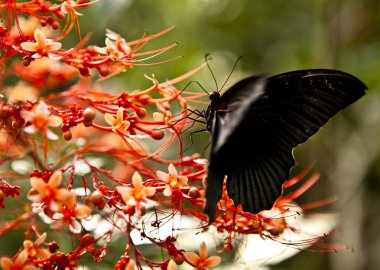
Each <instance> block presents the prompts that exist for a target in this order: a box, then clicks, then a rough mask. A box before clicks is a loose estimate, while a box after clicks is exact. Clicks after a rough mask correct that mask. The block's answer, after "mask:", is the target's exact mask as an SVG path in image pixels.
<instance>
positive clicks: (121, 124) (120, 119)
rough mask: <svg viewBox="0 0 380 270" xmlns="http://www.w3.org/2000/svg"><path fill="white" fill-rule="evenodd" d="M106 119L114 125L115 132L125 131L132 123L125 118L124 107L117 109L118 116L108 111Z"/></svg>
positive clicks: (105, 115)
mask: <svg viewBox="0 0 380 270" xmlns="http://www.w3.org/2000/svg"><path fill="white" fill-rule="evenodd" d="M104 119H105V120H106V122H107V123H108V124H110V125H112V130H113V131H114V132H117V131H119V132H122V133H124V132H125V131H127V129H128V128H129V126H130V124H131V123H130V122H129V121H127V120H124V109H123V108H121V107H120V108H119V109H118V110H117V113H116V118H115V117H114V116H113V115H112V114H110V113H106V114H104Z"/></svg>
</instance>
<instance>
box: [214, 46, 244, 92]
mask: <svg viewBox="0 0 380 270" xmlns="http://www.w3.org/2000/svg"><path fill="white" fill-rule="evenodd" d="M243 57H244V54H242V55H240V56H239V58H238V59H237V60H236V62H235V64H234V66H233V67H232V70H231V72H230V75H228V77H227V79H226V81H225V82H224V83H223V85H222V87H221V88H220V89H219V91H220V90H222V89H223V87H224V86H225V85H226V83H227V82H228V80H229V79H230V78H231V75H232V73H234V70H235V68H236V66H237V64H238V63H239V61H240V59H242V58H243ZM219 91H218V92H219Z"/></svg>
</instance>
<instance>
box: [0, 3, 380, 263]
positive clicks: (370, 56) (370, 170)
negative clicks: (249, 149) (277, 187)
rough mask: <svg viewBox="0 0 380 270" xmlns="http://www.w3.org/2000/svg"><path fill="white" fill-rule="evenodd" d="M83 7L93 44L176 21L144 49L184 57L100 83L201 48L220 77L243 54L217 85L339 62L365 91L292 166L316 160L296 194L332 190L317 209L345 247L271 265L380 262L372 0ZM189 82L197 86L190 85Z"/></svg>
mask: <svg viewBox="0 0 380 270" xmlns="http://www.w3.org/2000/svg"><path fill="white" fill-rule="evenodd" d="M83 13H84V14H85V16H84V17H82V18H80V20H79V22H80V26H81V30H82V33H89V32H91V43H95V44H97V45H99V46H104V39H105V36H104V33H105V30H106V29H107V28H109V29H111V30H113V31H115V32H118V33H120V34H121V35H122V36H124V37H125V38H126V39H127V40H134V39H138V38H139V37H140V36H141V35H142V34H143V33H144V31H147V32H149V33H155V32H159V31H162V30H163V29H165V28H167V27H169V26H175V29H174V30H173V31H171V32H169V33H168V34H166V35H165V36H163V37H161V38H159V39H157V40H155V41H153V42H152V45H151V46H152V47H151V48H158V47H159V46H160V45H168V44H171V43H173V42H179V46H177V47H176V48H174V49H172V50H170V51H169V52H168V53H166V54H165V55H164V56H162V60H164V59H167V58H171V57H175V56H179V55H182V56H183V58H181V59H180V60H176V61H173V62H170V63H166V64H161V65H157V66H152V67H138V68H134V69H131V70H129V71H128V72H126V73H125V74H122V75H121V76H118V77H116V78H113V79H111V80H108V81H105V82H103V84H104V85H105V86H107V87H108V88H109V89H143V88H146V87H148V86H149V85H150V82H149V81H148V80H146V79H145V78H144V76H143V75H144V74H148V75H151V74H152V73H154V74H155V76H156V77H157V78H158V79H159V80H160V81H163V80H166V79H170V78H174V77H177V76H180V75H181V74H183V73H185V72H187V71H189V70H191V69H193V68H195V67H196V66H198V65H200V64H201V63H202V62H204V56H205V54H206V53H210V54H211V56H212V59H213V60H212V62H211V68H212V70H213V72H214V74H215V76H216V79H217V82H218V85H219V86H220V85H222V84H223V83H224V81H225V80H226V78H227V77H228V75H229V74H230V72H231V69H232V67H233V66H234V64H235V62H236V59H237V58H238V57H239V56H240V55H244V57H243V58H242V59H241V60H240V61H239V63H238V65H237V68H236V70H235V71H234V72H233V74H232V76H231V79H230V80H229V81H228V83H227V85H226V88H228V86H231V85H232V84H233V83H234V82H236V81H237V80H240V79H242V78H244V77H247V76H249V75H252V74H257V73H259V74H267V75H274V74H277V73H281V72H286V71H291V70H296V69H306V68H335V69H340V70H343V71H346V72H349V73H351V74H353V75H355V76H357V77H358V78H360V79H361V80H362V81H363V82H365V83H366V85H367V86H368V88H369V91H368V94H367V95H366V96H365V97H364V98H363V99H361V100H360V101H358V102H357V103H355V104H354V105H353V106H351V107H350V108H348V109H347V110H345V111H344V112H342V113H339V114H338V115H336V116H335V117H334V118H333V119H332V120H331V121H329V123H328V124H326V126H324V127H323V128H322V130H321V131H320V132H318V134H316V135H315V136H314V137H313V138H311V139H310V140H308V141H307V142H306V143H304V144H303V145H301V146H299V147H297V149H296V150H295V156H296V160H297V163H298V165H297V167H296V168H295V169H294V173H296V172H297V171H300V170H302V169H303V168H305V167H306V166H308V165H310V164H312V163H314V162H315V166H314V168H313V172H319V173H320V174H321V179H320V181H319V182H318V183H317V184H316V186H314V187H313V188H312V189H310V191H309V192H308V193H307V194H305V195H303V196H302V197H301V198H300V201H301V202H311V201H314V200H319V199H323V198H325V197H328V196H335V195H336V196H337V197H338V201H337V202H336V203H334V204H333V205H331V206H329V207H327V208H324V209H322V211H328V212H330V213H334V214H336V216H334V218H335V220H336V231H337V233H336V237H335V238H334V240H333V241H334V242H336V243H339V244H346V245H348V246H350V247H352V251H343V252H338V253H310V252H300V253H298V254H297V255H295V256H293V257H292V258H289V259H287V260H284V261H282V262H280V263H278V264H274V265H271V266H270V269H276V270H278V269H295V270H297V269H308V270H314V269H325V270H329V269H331V270H340V269H347V270H367V269H368V270H372V269H380V256H379V252H380V231H379V228H380V179H379V175H380V1H378V0H361V1H357V0H329V1H327V0H311V1H302V0H287V1H283V0H268V1H252V0H180V1H173V0H155V1H154V0H103V1H100V2H99V3H98V4H95V5H93V6H91V7H90V8H87V9H84V10H83ZM77 39H78V36H77V34H76V33H73V34H72V36H71V37H70V38H69V39H67V40H65V42H67V43H71V42H72V43H73V44H75V43H76V42H77ZM192 79H193V80H196V81H198V82H199V83H200V84H201V85H203V87H204V88H205V89H208V90H209V91H213V90H215V89H216V84H215V82H214V80H213V77H212V76H211V74H210V72H209V71H208V70H207V69H203V70H201V71H200V72H198V73H197V74H196V75H194V76H193V77H192ZM187 82H188V81H185V82H183V83H181V84H179V85H178V87H179V88H180V89H181V87H185V85H186V84H187ZM190 90H191V91H202V90H201V89H200V88H199V87H196V86H195V85H192V86H191V87H190ZM205 100H207V99H205ZM193 106H194V108H197V109H204V107H203V105H199V104H194V105H193ZM197 128H198V129H199V128H202V127H201V126H195V127H194V129H197ZM207 140H208V135H207V133H203V134H198V135H196V137H195V138H194V142H195V143H194V144H193V146H192V149H191V150H190V151H193V152H201V151H202V150H203V149H204V147H205V145H206V144H207ZM10 237H12V236H10ZM15 237H17V236H15ZM122 244H123V243H122ZM2 248H4V246H3V247H2ZM227 257H228V256H227ZM231 258H232V256H231ZM247 267H248V266H247Z"/></svg>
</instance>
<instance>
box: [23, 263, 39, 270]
mask: <svg viewBox="0 0 380 270" xmlns="http://www.w3.org/2000/svg"><path fill="white" fill-rule="evenodd" d="M22 270H37V267H35V266H34V265H32V264H28V265H25V266H24V267H23V268H22Z"/></svg>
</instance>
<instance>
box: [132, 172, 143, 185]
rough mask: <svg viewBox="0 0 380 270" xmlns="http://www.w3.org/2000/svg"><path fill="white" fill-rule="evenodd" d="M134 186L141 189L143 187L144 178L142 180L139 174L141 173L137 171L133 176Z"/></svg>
mask: <svg viewBox="0 0 380 270" xmlns="http://www.w3.org/2000/svg"><path fill="white" fill-rule="evenodd" d="M132 185H133V186H134V187H141V186H142V178H141V175H140V174H139V172H137V171H136V172H135V173H134V174H133V175H132Z"/></svg>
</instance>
